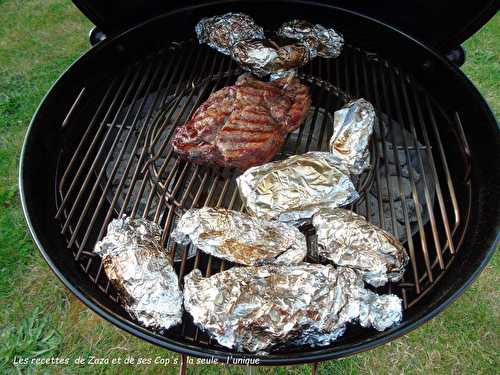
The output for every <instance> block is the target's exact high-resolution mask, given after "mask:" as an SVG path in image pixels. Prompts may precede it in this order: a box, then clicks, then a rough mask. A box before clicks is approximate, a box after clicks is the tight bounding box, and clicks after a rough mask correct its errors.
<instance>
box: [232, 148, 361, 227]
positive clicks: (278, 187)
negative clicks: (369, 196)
mask: <svg viewBox="0 0 500 375" xmlns="http://www.w3.org/2000/svg"><path fill="white" fill-rule="evenodd" d="M335 162H336V160H335V157H334V156H333V155H332V154H331V153H329V152H316V151H313V152H308V153H307V154H303V155H294V156H291V157H289V158H287V159H285V160H280V161H274V162H271V163H267V164H263V165H259V166H256V167H252V168H250V169H248V170H247V171H246V172H245V173H243V174H242V175H241V176H240V177H238V178H237V180H236V182H237V184H238V190H239V193H240V197H241V199H242V201H243V202H244V203H245V204H246V210H247V211H248V212H249V213H250V214H251V215H253V216H255V217H258V218H261V219H266V220H272V219H277V220H280V221H284V222H298V221H301V220H304V219H309V218H311V216H312V215H313V214H314V213H315V212H317V211H318V210H319V209H321V208H335V207H339V206H344V205H347V204H349V203H351V202H353V201H354V200H356V199H357V198H358V197H359V195H358V193H357V192H356V189H355V187H354V185H353V183H352V182H351V180H350V179H349V177H348V176H347V175H346V174H345V173H344V172H342V171H341V170H340V169H338V168H337V167H336V166H335Z"/></svg>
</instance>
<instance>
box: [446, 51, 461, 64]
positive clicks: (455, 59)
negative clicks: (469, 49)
mask: <svg viewBox="0 0 500 375" xmlns="http://www.w3.org/2000/svg"><path fill="white" fill-rule="evenodd" d="M446 58H447V59H448V60H449V61H450V62H452V63H453V64H455V65H456V66H462V65H463V64H464V62H465V49H464V47H462V46H458V47H457V48H453V49H452V50H451V51H449V52H448V53H447V54H446Z"/></svg>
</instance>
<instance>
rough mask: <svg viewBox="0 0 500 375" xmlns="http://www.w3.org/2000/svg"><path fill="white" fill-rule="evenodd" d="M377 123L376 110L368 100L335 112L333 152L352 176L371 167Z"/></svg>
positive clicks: (350, 104)
mask: <svg viewBox="0 0 500 375" xmlns="http://www.w3.org/2000/svg"><path fill="white" fill-rule="evenodd" d="M374 124H375V109H374V108H373V105H372V104H371V103H370V102H369V101H367V100H365V99H356V100H354V101H351V102H349V103H347V104H346V105H345V106H344V107H343V108H341V109H339V110H338V111H335V114H334V127H333V135H332V138H331V139H330V151H331V153H332V154H333V155H334V156H335V157H336V158H337V160H338V161H337V163H338V164H339V166H342V168H343V169H344V170H346V171H347V172H348V173H350V174H351V175H359V174H361V173H362V172H363V171H364V170H365V169H367V168H368V167H369V166H370V153H369V150H368V143H369V142H370V137H371V136H372V133H373V127H374Z"/></svg>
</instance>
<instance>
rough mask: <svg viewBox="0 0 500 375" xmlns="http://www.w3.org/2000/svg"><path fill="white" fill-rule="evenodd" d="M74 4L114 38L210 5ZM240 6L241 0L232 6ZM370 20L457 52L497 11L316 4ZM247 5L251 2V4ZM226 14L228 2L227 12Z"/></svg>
mask: <svg viewBox="0 0 500 375" xmlns="http://www.w3.org/2000/svg"><path fill="white" fill-rule="evenodd" d="M73 2H74V3H75V5H76V6H77V7H78V8H79V9H80V10H81V11H82V12H83V13H84V14H85V15H86V16H87V17H88V18H89V19H90V20H91V21H92V22H93V23H94V24H95V25H96V26H97V27H99V28H100V29H101V30H102V31H103V32H104V33H106V34H108V35H112V34H115V33H117V32H119V31H121V30H125V29H128V28H130V27H132V26H134V25H137V24H139V23H141V22H143V21H146V20H147V19H149V18H152V17H154V16H157V15H160V14H162V13H165V12H168V11H171V10H174V9H175V8H180V7H185V6H187V5H195V4H196V5H200V4H204V3H206V4H208V3H213V1H210V0H208V1H207V0H204V1H193V0H187V1H186V0H184V1H182V2H181V1H177V2H175V1H165V0H147V1H144V0H127V1H120V0H107V1H99V0H73ZM238 2H239V3H243V1H238ZM304 2H305V3H311V4H312V3H316V4H318V3H324V4H329V5H333V6H338V7H341V8H344V9H347V10H351V11H355V12H358V13H361V14H364V15H366V16H370V17H372V18H375V19H377V20H379V21H382V22H385V23H388V24H390V25H391V26H395V27H397V28H399V29H400V30H402V31H404V32H406V33H407V34H409V35H411V36H413V37H415V38H417V39H420V40H422V41H424V42H426V43H427V44H428V45H430V46H433V47H434V48H437V49H438V50H440V51H441V52H443V53H446V52H448V51H450V50H451V49H453V48H455V47H458V46H459V45H460V44H462V43H463V42H464V41H465V40H466V39H467V38H469V37H470V36H471V35H472V34H474V33H475V32H476V31H477V30H479V29H480V28H481V27H482V26H483V25H484V24H485V23H486V22H488V20H489V19H490V18H492V17H493V16H494V15H495V13H496V11H497V8H498V7H497V4H498V3H497V2H496V1H495V0H474V1H456V0H435V1H428V0H413V1H401V0H379V1H373V0H358V1H352V0H319V1H311V0H307V1H304ZM253 3H256V1H254V2H253ZM230 10H231V5H230V2H229V3H228V11H230Z"/></svg>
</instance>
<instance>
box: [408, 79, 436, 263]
mask: <svg viewBox="0 0 500 375" xmlns="http://www.w3.org/2000/svg"><path fill="white" fill-rule="evenodd" d="M400 80H401V87H402V92H403V99H404V103H405V107H406V112H407V113H408V120H409V121H408V122H409V128H410V131H411V134H412V136H413V147H414V149H415V150H417V152H416V155H417V160H418V165H419V166H420V170H422V171H423V170H424V162H423V160H422V152H423V151H424V150H422V149H421V148H419V147H417V132H416V129H415V120H414V116H413V112H412V110H411V106H410V102H409V99H408V89H407V85H406V83H405V81H404V78H403V76H402V75H400ZM422 180H423V185H424V196H425V204H426V207H427V213H428V215H429V220H430V223H431V231H432V238H433V240H434V248H435V250H436V253H437V257H438V260H439V266H440V268H441V270H443V269H444V260H443V254H442V250H441V244H440V242H439V235H438V231H437V224H436V218H435V216H434V210H433V207H432V199H431V193H430V188H429V183H428V181H427V176H426V174H425V173H422ZM419 226H420V224H419ZM421 231H422V229H421Z"/></svg>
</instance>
